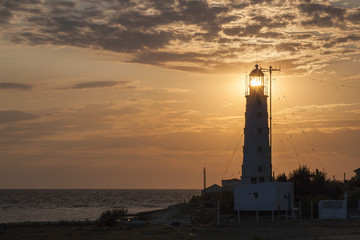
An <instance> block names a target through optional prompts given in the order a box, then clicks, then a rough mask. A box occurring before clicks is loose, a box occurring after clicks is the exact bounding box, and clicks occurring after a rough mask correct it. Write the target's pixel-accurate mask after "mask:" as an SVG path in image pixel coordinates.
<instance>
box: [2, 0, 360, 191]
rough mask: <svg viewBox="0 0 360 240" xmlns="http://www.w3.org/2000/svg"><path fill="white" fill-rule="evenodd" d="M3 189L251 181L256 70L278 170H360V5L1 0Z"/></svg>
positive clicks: (297, 0)
mask: <svg viewBox="0 0 360 240" xmlns="http://www.w3.org/2000/svg"><path fill="white" fill-rule="evenodd" d="M0 37H1V38H0V188H201V187H202V169H203V167H206V168H207V175H208V181H207V183H208V185H211V184H214V183H217V184H220V181H221V179H222V178H233V177H239V176H240V175H241V171H240V169H241V164H242V145H243V135H242V134H243V128H244V123H245V122H244V112H245V97H244V96H245V90H244V85H245V83H244V76H245V74H246V73H249V72H250V71H251V70H252V69H253V67H254V65H255V64H256V63H258V64H259V65H261V66H262V67H269V66H270V65H271V66H273V67H278V68H280V67H281V72H275V73H274V75H273V76H274V82H273V123H274V125H273V132H274V135H273V142H274V144H273V167H274V169H273V170H274V171H275V172H276V175H277V174H280V173H282V172H285V173H289V172H290V171H291V170H293V169H295V168H297V167H298V166H299V164H301V165H303V164H307V165H308V166H309V167H310V168H311V169H316V168H318V169H326V171H327V173H328V176H329V177H330V178H333V176H335V177H336V179H339V180H342V179H343V175H344V173H346V177H347V178H348V179H349V178H351V177H352V176H353V175H354V173H353V170H354V169H356V168H359V167H360V161H359V160H360V157H359V143H360V1H359V0H347V1H345V0H319V1H316V0H314V1H311V0H239V1H237V0H228V1H226V0H223V1H220V0H219V1H217V0H208V1H186V0H102V1H96V0H73V1H56V0H16V1H13V0H0Z"/></svg>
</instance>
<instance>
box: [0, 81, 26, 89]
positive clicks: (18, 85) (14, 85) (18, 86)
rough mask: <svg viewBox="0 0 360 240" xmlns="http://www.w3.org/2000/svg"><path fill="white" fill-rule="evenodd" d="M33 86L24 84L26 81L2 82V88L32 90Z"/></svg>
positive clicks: (0, 84)
mask: <svg viewBox="0 0 360 240" xmlns="http://www.w3.org/2000/svg"><path fill="white" fill-rule="evenodd" d="M32 88H33V86H32V85H29V84H24V83H10V82H2V83H0V89H15V90H31V89H32Z"/></svg>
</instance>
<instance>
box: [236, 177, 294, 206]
mask: <svg viewBox="0 0 360 240" xmlns="http://www.w3.org/2000/svg"><path fill="white" fill-rule="evenodd" d="M293 207H294V184H293V183H289V182H267V183H258V184H240V185H238V186H236V187H235V188H234V210H235V211H237V210H240V211H256V210H259V211H271V210H278V208H280V210H292V209H293Z"/></svg>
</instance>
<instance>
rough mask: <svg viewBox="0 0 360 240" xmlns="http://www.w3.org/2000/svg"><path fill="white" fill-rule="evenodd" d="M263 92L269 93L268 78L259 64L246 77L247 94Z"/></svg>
mask: <svg viewBox="0 0 360 240" xmlns="http://www.w3.org/2000/svg"><path fill="white" fill-rule="evenodd" d="M255 92H261V93H262V94H264V95H265V96H267V95H268V79H267V77H266V78H265V75H264V73H263V72H262V71H261V70H260V69H259V65H257V64H256V65H255V68H254V69H253V70H252V71H251V73H250V74H249V76H246V77H245V96H249V95H250V94H254V93H255Z"/></svg>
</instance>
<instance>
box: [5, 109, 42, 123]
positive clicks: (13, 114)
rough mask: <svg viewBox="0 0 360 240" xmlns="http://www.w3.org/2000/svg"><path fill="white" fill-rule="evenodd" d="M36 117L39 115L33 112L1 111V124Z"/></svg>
mask: <svg viewBox="0 0 360 240" xmlns="http://www.w3.org/2000/svg"><path fill="white" fill-rule="evenodd" d="M35 118H37V116H36V115H35V114H32V113H27V112H22V111H0V124H5V123H13V122H19V121H25V120H31V119H35Z"/></svg>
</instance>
